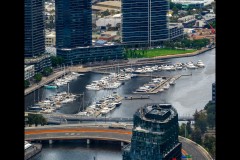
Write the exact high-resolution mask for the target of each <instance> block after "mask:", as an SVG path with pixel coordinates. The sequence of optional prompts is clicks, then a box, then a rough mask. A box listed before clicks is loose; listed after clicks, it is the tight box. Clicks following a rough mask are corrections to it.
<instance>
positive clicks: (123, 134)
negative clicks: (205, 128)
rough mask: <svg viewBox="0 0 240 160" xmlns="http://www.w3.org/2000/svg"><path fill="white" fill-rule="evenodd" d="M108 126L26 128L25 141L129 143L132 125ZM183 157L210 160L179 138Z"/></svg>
mask: <svg viewBox="0 0 240 160" xmlns="http://www.w3.org/2000/svg"><path fill="white" fill-rule="evenodd" d="M108 126H109V124H99V125H96V124H81V125H79V124H78V125H76V124H73V125H61V126H41V127H26V128H25V140H49V139H51V140H60V139H94V140H115V141H121V142H126V143H129V142H131V137H132V130H131V128H132V125H128V126H127V129H125V130H123V129H111V128H108ZM179 141H180V142H181V143H182V148H183V151H182V153H183V154H184V155H186V154H189V155H191V156H192V159H193V160H212V158H211V156H210V155H209V153H208V152H207V151H206V150H205V149H204V148H203V147H201V146H200V145H198V144H196V143H195V142H193V141H191V140H189V139H186V138H184V137H180V136H179Z"/></svg>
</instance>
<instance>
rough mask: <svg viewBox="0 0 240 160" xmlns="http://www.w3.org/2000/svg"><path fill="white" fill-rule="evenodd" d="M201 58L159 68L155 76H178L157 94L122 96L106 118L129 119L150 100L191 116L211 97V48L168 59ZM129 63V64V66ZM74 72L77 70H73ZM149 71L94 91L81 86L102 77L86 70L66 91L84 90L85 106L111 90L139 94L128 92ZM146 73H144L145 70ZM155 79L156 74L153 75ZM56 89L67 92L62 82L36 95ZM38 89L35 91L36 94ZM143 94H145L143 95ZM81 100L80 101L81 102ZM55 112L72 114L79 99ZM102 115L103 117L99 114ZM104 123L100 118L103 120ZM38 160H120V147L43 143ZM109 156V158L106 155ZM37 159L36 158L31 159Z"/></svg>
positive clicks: (30, 98) (28, 99)
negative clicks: (168, 68) (199, 63)
mask: <svg viewBox="0 0 240 160" xmlns="http://www.w3.org/2000/svg"><path fill="white" fill-rule="evenodd" d="M199 59H201V60H202V61H203V62H204V64H205V67H204V68H202V69H200V68H199V69H186V70H184V69H182V70H180V69H179V70H176V71H161V72H159V74H158V75H159V76H161V77H162V76H166V77H169V76H175V75H182V76H181V78H179V79H178V80H177V81H176V84H175V85H174V87H169V89H168V91H167V92H161V93H158V94H151V95H150V99H144V100H141V99H139V100H138V99H136V100H124V98H123V99H122V104H121V106H120V107H116V108H115V109H114V110H113V111H111V112H109V113H108V114H107V115H106V116H107V117H110V118H114V117H122V118H132V117H133V114H134V113H135V111H136V109H138V108H139V107H141V106H142V104H143V103H150V102H162V103H164V102H168V103H171V104H172V105H173V106H174V107H175V108H176V109H177V111H178V113H179V115H180V116H184V115H192V114H193V113H194V112H195V111H196V110H201V109H203V108H204V106H205V104H206V103H207V102H208V101H209V100H211V96H212V94H211V85H212V83H213V82H215V49H212V50H210V51H207V52H205V53H203V54H199V55H197V56H192V57H182V58H172V59H169V61H171V63H173V64H174V63H177V62H190V61H193V62H197V61H198V60H199ZM129 66H131V65H129ZM76 71H77V70H76ZM150 74H151V73H148V76H145V77H143V76H138V77H137V78H132V79H130V80H128V81H126V82H125V84H124V85H121V87H119V88H117V89H114V90H100V91H97V92H94V91H90V90H87V89H86V88H85V87H86V85H87V84H89V83H91V82H92V81H94V80H99V79H101V77H102V76H103V75H102V74H97V73H91V72H88V73H86V74H85V75H84V76H80V77H78V79H77V80H76V81H75V80H74V81H72V82H71V83H70V84H69V85H70V92H71V93H73V94H76V95H77V94H81V93H83V92H84V102H85V106H89V105H88V103H92V102H94V101H96V99H101V97H103V96H107V95H109V94H110V93H111V91H117V93H118V94H119V95H120V96H122V97H126V96H127V97H130V96H132V97H135V96H136V97H140V95H141V94H134V95H133V94H132V91H135V90H136V89H137V88H138V87H139V86H142V85H144V84H145V83H148V82H149V81H151V75H150ZM145 75H147V73H145ZM154 78H157V77H154ZM57 91H59V92H63V91H67V85H63V86H61V87H59V88H58V89H57V90H56V89H48V90H44V94H42V92H43V89H40V90H39V94H40V98H41V95H42V96H43V98H42V99H45V98H46V97H49V96H51V95H53V94H56V93H57ZM37 94H38V92H36V97H37ZM145 96H147V95H146V94H144V95H143V97H145ZM33 97H34V96H33V93H31V94H29V95H27V96H25V106H26V107H27V106H29V105H30V104H31V103H33V99H34V98H33ZM81 103H82V102H81ZM64 105H65V106H64V107H61V108H60V109H59V110H57V111H56V112H57V113H58V114H59V115H61V113H65V114H68V115H69V116H70V115H74V114H76V113H78V111H79V106H80V104H79V101H78V100H75V101H73V102H72V103H67V104H64ZM103 118H104V117H103ZM103 122H104V120H103ZM40 154H41V158H40V159H41V160H43V159H58V160H64V159H79V158H80V159H83V160H88V159H94V157H95V159H99V160H100V159H101V160H103V159H104V160H108V159H109V160H112V159H114V160H120V159H122V152H121V147H120V145H119V144H116V145H113V144H112V143H111V145H102V144H99V143H92V144H91V145H88V146H87V145H86V144H85V143H79V141H71V142H63V143H53V144H51V145H49V144H48V143H47V144H43V149H42V151H41V153H40ZM109 157H110V158H109ZM35 160H39V159H35Z"/></svg>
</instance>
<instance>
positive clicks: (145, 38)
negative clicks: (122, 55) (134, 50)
mask: <svg viewBox="0 0 240 160" xmlns="http://www.w3.org/2000/svg"><path fill="white" fill-rule="evenodd" d="M168 9H169V2H168V0H137V1H136V0H122V43H124V44H130V43H132V44H141V43H142V44H149V45H151V44H154V43H156V42H159V41H164V40H167V39H168V38H169V29H168V19H167V11H168Z"/></svg>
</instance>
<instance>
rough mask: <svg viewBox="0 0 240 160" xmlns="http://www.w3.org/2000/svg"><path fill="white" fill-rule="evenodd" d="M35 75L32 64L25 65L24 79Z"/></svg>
mask: <svg viewBox="0 0 240 160" xmlns="http://www.w3.org/2000/svg"><path fill="white" fill-rule="evenodd" d="M34 75H35V71H34V65H28V66H27V65H25V67H24V80H29V79H30V78H32V77H33V76H34Z"/></svg>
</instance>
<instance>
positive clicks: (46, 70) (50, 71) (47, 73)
mask: <svg viewBox="0 0 240 160" xmlns="http://www.w3.org/2000/svg"><path fill="white" fill-rule="evenodd" d="M52 72H53V69H52V68H50V67H46V68H44V69H43V75H44V76H49V75H50V74H51V73H52Z"/></svg>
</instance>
